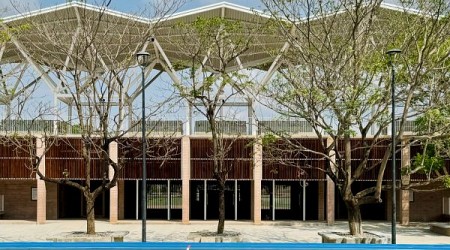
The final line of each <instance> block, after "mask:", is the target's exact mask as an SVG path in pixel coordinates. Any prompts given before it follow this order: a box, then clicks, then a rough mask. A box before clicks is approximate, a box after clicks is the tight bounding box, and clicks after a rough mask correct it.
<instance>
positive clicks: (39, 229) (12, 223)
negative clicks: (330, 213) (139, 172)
mask: <svg viewBox="0 0 450 250" xmlns="http://www.w3.org/2000/svg"><path fill="white" fill-rule="evenodd" d="M216 227H217V222H216V221H191V223H190V224H189V225H183V224H181V222H177V221H151V220H150V221H148V222H147V241H156V242H183V241H184V242H185V241H187V240H188V235H189V233H191V232H196V231H204V230H206V231H215V229H216ZM363 228H364V230H365V231H371V232H381V233H383V234H386V235H390V233H391V228H390V223H389V222H368V221H366V222H364V225H363ZM72 231H86V221H85V220H50V221H47V223H46V224H36V222H34V221H24V220H0V242H17V241H32V242H37V241H47V238H51V237H52V236H55V235H57V234H60V233H62V232H72ZM96 231H97V232H102V231H128V232H129V234H128V235H127V236H126V237H125V241H141V234H142V229H141V222H140V221H136V220H122V221H119V222H118V223H117V224H110V223H109V222H108V221H101V220H98V221H96ZM225 231H233V232H239V233H241V238H242V240H243V241H244V242H307V243H315V242H321V238H320V236H319V235H318V234H317V233H318V232H320V231H322V232H323V231H348V229H347V223H346V222H345V221H338V222H336V223H335V225H333V226H327V225H326V224H325V223H323V222H298V221H276V222H273V221H267V222H265V221H263V222H262V224H260V225H254V224H253V223H252V222H242V221H226V222H225ZM397 243H399V244H450V237H448V236H442V235H438V234H435V233H433V232H431V231H430V230H429V224H428V223H411V225H410V226H401V225H398V226H397Z"/></svg>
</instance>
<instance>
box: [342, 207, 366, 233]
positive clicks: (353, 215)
mask: <svg viewBox="0 0 450 250" xmlns="http://www.w3.org/2000/svg"><path fill="white" fill-rule="evenodd" d="M345 205H346V206H347V213H348V227H349V229H350V234H351V235H362V234H363V230H362V219H361V209H360V207H359V205H355V203H354V202H345Z"/></svg>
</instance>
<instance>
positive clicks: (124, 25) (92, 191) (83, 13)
mask: <svg viewBox="0 0 450 250" xmlns="http://www.w3.org/2000/svg"><path fill="white" fill-rule="evenodd" d="M110 2H111V1H104V2H103V3H101V4H100V6H99V7H94V6H86V5H84V4H80V3H78V4H73V5H70V4H69V5H67V6H69V7H67V8H58V9H55V10H53V12H51V14H48V13H35V14H30V15H28V14H25V15H24V19H20V18H19V19H16V20H12V21H9V22H7V23H4V24H3V27H4V28H5V30H7V31H6V32H7V34H8V37H7V38H8V39H7V43H6V46H11V47H8V48H12V49H11V51H12V52H11V53H16V56H17V58H22V59H23V60H24V61H25V62H27V63H28V64H29V65H31V66H30V67H31V68H33V69H34V70H35V71H37V75H38V77H35V80H34V81H36V82H37V81H39V80H41V78H43V79H42V80H43V81H45V82H46V83H47V85H48V86H49V87H50V88H51V90H52V91H53V92H54V94H55V100H56V99H58V100H59V101H60V102H62V103H64V104H65V105H67V106H66V107H67V109H59V108H58V107H56V106H55V105H51V104H46V103H48V96H44V98H45V97H47V100H45V101H43V102H39V103H38V104H36V102H34V103H33V102H31V103H30V102H26V100H28V98H27V97H28V96H30V95H32V94H36V92H35V91H32V90H33V81H31V83H30V84H28V85H26V86H25V87H24V88H23V89H28V91H22V92H21V93H20V94H21V95H18V97H19V99H16V100H17V102H18V105H19V106H20V107H24V106H27V105H28V106H27V109H28V110H30V111H32V112H28V113H26V114H25V113H24V112H22V111H23V110H24V109H18V111H17V112H16V113H14V112H11V113H10V114H9V115H8V117H7V119H8V120H11V118H12V117H14V118H16V119H28V123H27V125H29V126H28V129H27V130H28V131H26V133H25V134H23V135H19V134H18V133H17V131H18V129H17V127H14V126H15V125H17V124H19V123H20V121H15V122H12V123H11V124H12V126H4V127H3V132H4V134H5V136H4V137H2V143H3V144H6V145H15V147H16V148H17V150H21V151H26V152H28V153H29V155H30V165H29V166H28V167H29V168H30V169H31V171H32V172H34V173H36V175H37V176H39V178H40V179H42V180H44V181H46V182H51V183H57V184H64V185H68V186H71V187H74V188H77V189H79V190H80V191H81V192H82V194H83V196H84V198H85V200H86V216H87V233H88V234H94V233H95V213H94V204H95V200H96V198H97V197H98V196H99V195H100V194H102V193H103V192H105V191H106V190H109V189H110V188H112V187H114V186H115V185H116V182H117V179H118V176H119V173H120V172H121V170H122V169H123V168H124V167H125V166H126V162H125V160H124V159H125V158H123V159H121V158H119V160H118V161H115V160H114V159H113V158H112V157H111V155H110V151H109V147H110V145H111V143H113V142H116V143H118V144H120V143H122V142H123V143H124V144H123V145H119V147H121V148H123V153H124V154H125V155H127V154H129V153H130V152H136V151H139V150H140V148H139V147H138V148H136V146H137V144H136V143H133V142H130V140H125V139H123V138H124V136H125V135H127V134H128V135H129V134H130V133H131V134H132V131H133V128H134V127H136V126H137V125H138V124H140V121H139V120H136V119H133V118H134V117H135V115H134V108H133V101H134V100H135V98H136V96H137V95H138V94H139V93H140V91H145V89H141V88H139V87H136V85H137V84H136V82H138V83H140V81H139V79H140V77H138V76H139V74H136V68H135V67H133V65H136V63H135V54H136V53H137V52H138V51H141V50H142V48H143V47H144V45H145V43H146V42H147V40H148V38H149V37H150V36H151V35H152V32H153V28H154V26H155V25H156V24H157V23H158V21H159V20H153V21H149V19H144V18H139V17H136V16H131V15H125V14H124V15H119V14H116V13H113V14H111V13H110V12H109V11H108V10H107V7H108V5H109V4H110ZM180 3H181V1H174V2H172V1H166V2H159V4H160V6H159V7H161V8H159V9H152V11H154V13H153V14H154V15H155V16H156V17H159V18H161V17H162V16H164V15H166V14H167V13H169V12H171V11H173V10H174V9H175V8H176V7H178V5H179V4H180ZM143 13H145V12H143ZM23 22H26V25H27V29H22V30H20V32H11V30H14V27H17V26H18V25H23ZM8 30H9V31H8ZM135 75H138V76H137V77H136V76H135ZM12 84H13V83H12ZM4 89H5V91H6V90H7V89H8V87H5V88H4ZM4 94H5V96H6V95H8V92H5V93H4ZM21 96H23V98H22V99H20V97H21ZM162 102H163V103H156V102H153V103H151V105H152V106H151V107H150V106H148V107H144V108H146V109H150V110H152V111H154V112H152V113H151V114H149V116H151V115H155V112H161V111H160V109H161V108H162V107H163V106H164V105H165V103H164V102H166V100H163V101H162ZM33 106H34V108H33ZM72 112H74V113H75V116H72ZM64 115H68V117H69V118H68V121H66V122H62V121H61V120H63V118H62V117H63V116H64ZM146 118H147V117H142V118H141V119H146ZM48 119H52V120H53V121H52V122H50V123H49V122H48ZM127 121H129V122H127ZM22 123H24V121H22ZM32 124H35V125H36V124H37V125H38V126H40V129H39V131H40V133H42V134H41V135H40V136H38V135H36V132H35V129H31V125H32ZM148 132H149V133H150V132H151V131H148ZM65 133H68V134H78V136H79V137H80V138H81V146H76V145H74V144H72V143H71V140H69V139H68V138H67V137H66V136H65V135H64V134H65ZM132 135H133V134H132ZM36 137H37V139H36ZM36 140H38V142H41V143H36ZM163 142H165V143H170V140H168V139H167V138H165V139H164V138H161V140H159V142H156V143H152V145H155V148H153V149H152V148H150V149H148V151H147V152H145V154H147V155H149V156H150V157H159V158H163V157H168V156H169V155H170V154H173V149H174V148H173V147H172V145H167V144H162V143H163ZM61 143H65V144H66V145H68V147H71V148H72V149H73V151H74V152H76V153H77V154H79V156H80V157H81V158H82V159H83V164H84V169H82V170H80V172H82V173H83V175H84V176H83V181H82V182H81V183H80V182H76V181H73V180H71V179H70V173H69V172H67V171H64V172H63V173H62V176H61V178H55V177H49V176H47V175H45V173H43V172H41V169H40V168H39V165H40V163H41V161H43V156H44V155H45V153H47V152H48V151H49V150H50V149H51V148H52V147H57V146H58V145H59V144H61ZM37 144H42V145H44V148H42V149H40V151H41V153H39V151H38V148H37V147H38V146H39V145H37ZM142 154H143V152H141V153H140V155H141V156H142ZM96 162H98V163H97V164H96ZM98 164H99V165H100V166H98ZM99 167H100V170H98V168H99ZM110 168H111V169H112V174H109V169H110ZM95 171H100V175H101V184H100V185H99V186H98V187H95V186H93V185H92V180H93V178H94V172H95Z"/></svg>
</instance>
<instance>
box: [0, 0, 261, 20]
mask: <svg viewBox="0 0 450 250" xmlns="http://www.w3.org/2000/svg"><path fill="white" fill-rule="evenodd" d="M150 1H164V0H112V2H111V5H110V8H111V9H114V10H118V11H121V12H126V13H130V14H135V13H138V12H139V11H140V10H142V9H143V8H145V6H148V4H149V2H150ZM185 1H186V3H185V4H184V5H183V6H182V7H181V9H180V10H179V11H183V10H189V9H194V8H198V7H202V6H206V5H210V4H214V3H219V2H222V1H220V0H185ZM65 2H66V0H25V1H24V0H0V11H1V12H0V16H2V17H5V16H10V15H14V14H16V13H17V11H20V12H26V11H27V10H35V9H39V8H45V7H50V6H54V5H58V4H63V3H65ZM102 2H103V0H87V3H89V4H93V5H98V4H101V3H102ZM227 2H230V3H234V4H238V5H242V6H246V7H250V8H255V9H263V8H262V7H261V2H260V1H259V0H228V1H227Z"/></svg>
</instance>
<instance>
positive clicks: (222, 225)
mask: <svg viewBox="0 0 450 250" xmlns="http://www.w3.org/2000/svg"><path fill="white" fill-rule="evenodd" d="M219 187H220V190H219V224H218V225H217V234H223V230H224V228H225V184H222V183H220V185H219Z"/></svg>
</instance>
